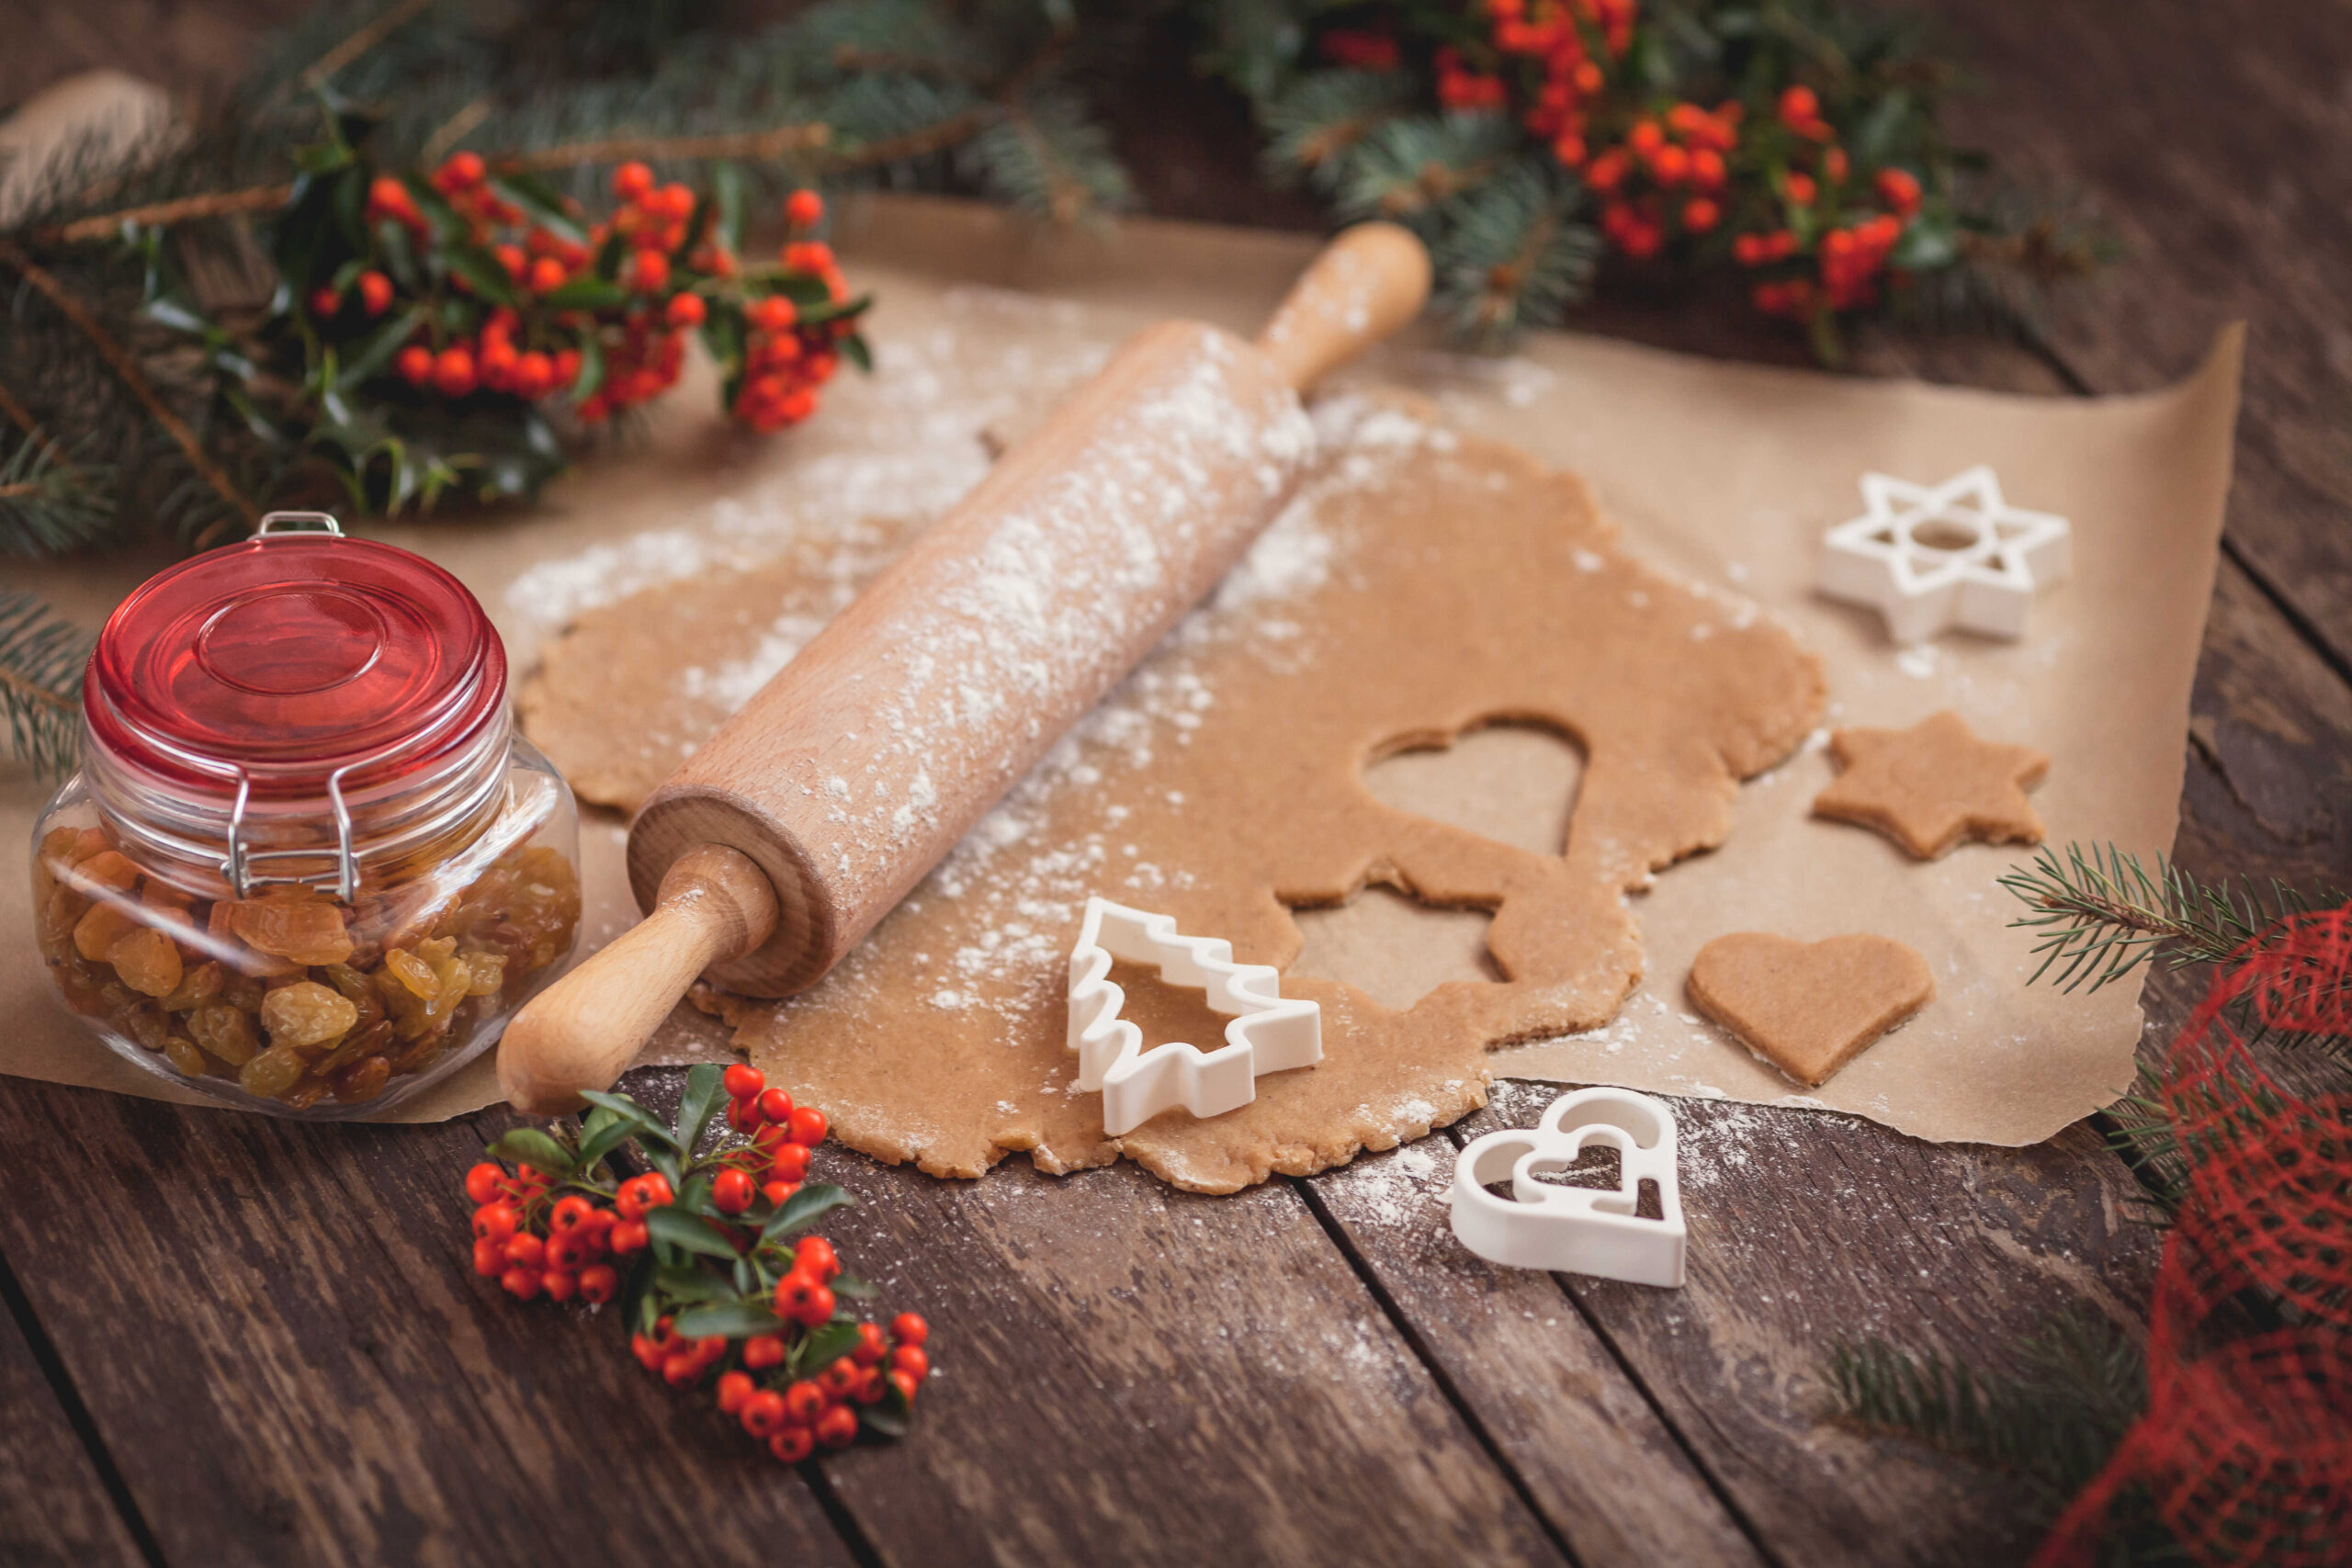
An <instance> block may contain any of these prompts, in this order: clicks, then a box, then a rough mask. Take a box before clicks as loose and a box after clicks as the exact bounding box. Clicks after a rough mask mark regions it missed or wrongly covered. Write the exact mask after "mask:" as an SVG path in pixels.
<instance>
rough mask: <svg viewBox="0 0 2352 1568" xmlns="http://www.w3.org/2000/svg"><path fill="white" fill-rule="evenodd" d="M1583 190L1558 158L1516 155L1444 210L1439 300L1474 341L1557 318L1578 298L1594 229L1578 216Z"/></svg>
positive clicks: (1594, 259) (1594, 258)
mask: <svg viewBox="0 0 2352 1568" xmlns="http://www.w3.org/2000/svg"><path fill="white" fill-rule="evenodd" d="M1582 201H1583V193H1582V192H1581V191H1580V190H1579V189H1578V187H1577V184H1576V182H1575V181H1574V180H1573V179H1570V178H1569V177H1567V176H1566V175H1564V174H1562V173H1560V172H1558V170H1557V168H1556V166H1552V165H1547V164H1544V163H1543V162H1541V161H1538V160H1534V159H1521V161H1520V162H1519V164H1517V165H1516V166H1514V167H1513V168H1512V169H1511V170H1510V173H1509V174H1507V175H1503V177H1501V178H1500V179H1498V180H1494V181H1492V182H1490V183H1489V184H1487V185H1485V186H1480V187H1479V188H1478V189H1476V190H1475V191H1473V192H1471V193H1470V194H1469V195H1467V196H1465V197H1463V198H1462V200H1461V201H1460V202H1458V203H1456V204H1455V206H1454V207H1453V209H1452V211H1451V212H1450V214H1449V217H1450V218H1451V220H1452V221H1451V223H1450V225H1449V227H1448V230H1447V232H1446V234H1445V240H1444V244H1443V245H1442V252H1443V254H1444V256H1445V262H1444V265H1443V270H1442V273H1441V275H1440V277H1439V280H1438V303H1439V305H1440V306H1441V308H1442V309H1444V310H1448V311H1449V312H1450V313H1451V314H1452V315H1453V321H1454V325H1455V328H1456V330H1458V331H1459V332H1460V333H1462V334H1463V335H1464V337H1465V338H1467V339H1469V340H1470V341H1472V342H1473V343H1476V344H1487V345H1494V344H1501V343H1505V342H1508V341H1509V340H1510V338H1511V337H1513V336H1514V335H1516V334H1517V333H1519V332H1520V331H1521V329H1522V328H1526V327H1531V326H1552V325H1555V324H1556V323H1557V322H1558V321H1560V319H1561V317H1563V316H1564V315H1566V312H1567V310H1568V308H1569V307H1570V306H1572V305H1576V304H1579V303H1581V302H1582V301H1583V299H1585V297H1586V294H1587V293H1588V291H1589V288H1590V287H1591V284H1592V274H1593V268H1594V267H1595V266H1596V265H1598V264H1599V263H1600V236H1599V235H1598V234H1595V233H1594V232H1593V231H1592V230H1591V229H1590V228H1589V227H1588V226H1587V225H1585V224H1583V223H1581V222H1578V221H1577V213H1578V211H1579V210H1580V209H1581V205H1582Z"/></svg>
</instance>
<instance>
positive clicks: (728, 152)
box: [490, 123, 833, 175]
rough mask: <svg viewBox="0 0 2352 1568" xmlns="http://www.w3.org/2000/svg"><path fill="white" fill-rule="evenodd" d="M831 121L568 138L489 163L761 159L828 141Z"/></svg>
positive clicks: (509, 166)
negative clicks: (702, 132) (706, 132)
mask: <svg viewBox="0 0 2352 1568" xmlns="http://www.w3.org/2000/svg"><path fill="white" fill-rule="evenodd" d="M832 135H833V130H832V127H831V126H829V125H824V124H821V123H819V124H810V125H777V126H771V127H769V128H768V129H767V130H743V131H735V132H732V133H729V134H725V135H718V136H608V137H604V138H601V139H599V140H597V141H567V142H565V143H564V144H563V145H561V146H560V147H542V148H539V149H538V150H537V151H536V152H515V153H510V154H508V155H507V156H505V157H502V158H495V159H492V162H491V165H490V166H491V169H492V172H493V173H496V174H502V175H533V174H539V173H542V172H544V171H546V170H548V169H570V168H577V167H578V166H579V165H581V164H617V163H620V162H622V161H624V160H625V159H630V158H639V159H644V160H646V161H648V162H651V161H653V160H656V159H691V158H749V159H751V160H752V161H753V162H764V161H769V160H773V159H776V158H781V157H783V156H784V155H785V154H786V153H787V152H804V151H806V150H808V149H809V148H812V147H822V146H824V145H825V144H826V143H827V142H829V141H831V140H832Z"/></svg>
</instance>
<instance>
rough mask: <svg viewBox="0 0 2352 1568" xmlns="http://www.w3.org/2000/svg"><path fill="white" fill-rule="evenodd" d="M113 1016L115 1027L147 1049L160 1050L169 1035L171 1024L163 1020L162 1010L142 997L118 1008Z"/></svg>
mask: <svg viewBox="0 0 2352 1568" xmlns="http://www.w3.org/2000/svg"><path fill="white" fill-rule="evenodd" d="M113 1017H114V1023H115V1027H116V1028H118V1029H119V1030H121V1031H122V1032H124V1033H125V1034H128V1035H130V1037H131V1038H132V1039H133V1040H135V1041H137V1042H138V1043H140V1044H141V1046H142V1047H144V1048H145V1049H147V1050H150V1051H160V1050H162V1049H163V1048H164V1041H165V1040H167V1039H169V1038H170V1037H171V1032H172V1026H171V1025H170V1024H168V1023H166V1022H164V1010H163V1009H161V1008H159V1007H157V1006H156V1005H155V1004H154V1003H153V1002H151V1001H148V1000H145V999H144V998H141V999H138V1000H134V1001H132V1002H131V1003H130V1005H129V1006H127V1007H123V1008H121V1009H119V1010H117V1011H116V1012H115V1013H114V1015H113Z"/></svg>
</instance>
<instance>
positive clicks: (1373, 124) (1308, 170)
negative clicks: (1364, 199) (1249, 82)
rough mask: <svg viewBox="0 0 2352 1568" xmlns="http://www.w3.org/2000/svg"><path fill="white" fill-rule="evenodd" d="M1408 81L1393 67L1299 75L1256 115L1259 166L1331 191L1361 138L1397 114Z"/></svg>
mask: <svg viewBox="0 0 2352 1568" xmlns="http://www.w3.org/2000/svg"><path fill="white" fill-rule="evenodd" d="M1412 96H1413V83H1412V80H1411V79H1410V78H1409V77H1408V76H1407V75H1405V73H1402V72H1399V71H1317V72H1316V73H1313V74H1311V75H1307V76H1302V77H1300V78H1299V79H1298V81H1297V82H1296V83H1295V84H1294V85H1292V87H1291V88H1290V90H1289V91H1287V92H1285V93H1283V95H1282V96H1280V97H1277V98H1275V99H1273V100H1272V102H1270V103H1268V104H1267V105H1266V106H1265V107H1263V108H1262V109H1261V111H1260V114H1259V122H1260V124H1261V126H1262V127H1263V128H1264V130H1265V132H1266V138H1267V140H1266V152H1265V159H1264V162H1265V167H1266V171H1267V173H1268V174H1269V175H1271V176H1272V177H1273V178H1274V179H1276V180H1278V181H1293V180H1297V179H1301V178H1304V179H1305V180H1306V181H1307V183H1308V184H1310V185H1312V186H1315V187H1316V188H1317V189H1318V190H1322V191H1325V192H1329V191H1331V190H1333V189H1335V188H1336V187H1337V186H1339V184H1340V180H1341V179H1342V178H1343V177H1344V176H1345V174H1346V170H1347V166H1348V157H1349V154H1350V153H1351V152H1353V151H1354V150H1355V149H1356V148H1357V147H1359V146H1361V145H1362V144H1363V141H1364V139H1365V138H1366V137H1368V136H1370V135H1372V134H1373V132H1374V131H1375V130H1379V129H1380V127H1381V126H1383V125H1385V124H1386V123H1387V122H1388V121H1390V120H1392V119H1394V118H1397V116H1399V115H1401V114H1403V113H1404V112H1405V111H1406V109H1407V108H1408V107H1409V106H1410V104H1411V102H1412Z"/></svg>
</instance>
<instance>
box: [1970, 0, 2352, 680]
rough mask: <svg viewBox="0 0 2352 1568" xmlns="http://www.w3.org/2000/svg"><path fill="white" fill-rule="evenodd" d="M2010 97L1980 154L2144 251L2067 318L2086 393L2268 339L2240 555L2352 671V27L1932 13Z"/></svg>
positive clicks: (2153, 380)
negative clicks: (2220, 344) (2063, 196)
mask: <svg viewBox="0 0 2352 1568" xmlns="http://www.w3.org/2000/svg"><path fill="white" fill-rule="evenodd" d="M1924 8H1925V9H1927V10H1928V11H1930V12H1932V13H1934V14H1935V15H1937V16H1938V17H1940V18H1941V20H1942V21H1943V23H1944V25H1945V30H1946V32H1947V33H1948V34H1949V35H1951V38H1952V39H1955V40H1956V41H1957V42H1958V44H1959V46H1960V47H1961V49H1962V51H1963V53H1964V54H1965V56H1966V58H1968V59H1969V61H1970V62H1971V63H1972V64H1973V67H1974V70H1975V72H1976V73H1977V74H1978V75H1979V77H1980V78H1981V79H1982V80H1984V81H1986V82H1988V83H1991V84H1994V85H1995V86H1994V90H1992V91H1989V92H1985V93H1979V94H1973V95H1970V96H1966V97H1963V98H1961V99H1959V100H1957V101H1956V102H1955V104H1954V128H1955V130H1956V131H1957V132H1958V133H1959V135H1960V137H1961V138H1962V140H1963V141H1967V142H1969V143H1971V144H1973V145H1976V146H1980V147H1983V148H1985V149H1986V150H1987V151H1989V152H1992V153H1993V154H1994V155H1995V156H1996V158H1997V159H1998V160H1999V161H2000V163H2001V164H2002V166H2003V168H2004V169H2006V170H2009V171H2011V172H2013V173H2014V174H2015V175H2017V176H2018V177H2019V178H2020V179H2021V180H2024V181H2028V182H2031V183H2034V184H2038V185H2040V186H2044V187H2046V188H2050V189H2054V190H2057V191H2062V192H2064V191H2072V192H2075V193H2079V194H2082V195H2086V196H2087V197H2089V198H2090V200H2091V202H2092V203H2093V205H2094V207H2095V209H2096V211H2097V212H2098V215H2099V216H2100V217H2101V219H2102V220H2104V221H2105V222H2107V223H2108V224H2109V226H2110V227H2111V228H2112V229H2113V230H2115V231H2117V232H2118V233H2119V234H2120V237H2121V238H2122V239H2123V240H2124V241H2125V242H2126V243H2127V244H2128V245H2129V247H2130V254H2128V255H2127V256H2126V257H2125V258H2124V259H2123V260H2122V262H2121V263H2120V265H2118V266H2117V267H2116V268H2115V269H2114V271H2113V273H2112V275H2111V276H2109V277H2108V278H2106V279H2105V280H2104V281H2103V282H2102V283H2101V284H2100V285H2099V286H2098V287H2097V288H2093V289H2089V290H2086V291H2084V292H2083V293H2082V294H2081V295H2079V296H2078V297H2075V298H2071V299H2064V300H2062V301H2061V302H2060V304H2059V307H2058V309H2057V310H2056V311H2055V312H2054V313H2053V318H2052V322H2051V325H2050V328H2049V331H2048V342H2049V344H2050V347H2051V348H2052V351H2053V352H2054V353H2055V355H2056V356H2057V357H2058V359H2059V360H2060V361H2061V362H2062V363H2063V364H2064V367H2066V369H2067V371H2068V372H2069V373H2070V374H2071V375H2072V376H2074V377H2075V378H2076V379H2077V381H2078V383H2079V384H2080V385H2083V386H2085V387H2087V388H2089V389H2094V390H2098V391H2102V392H2109V391H2137V390H2143V389H2149V388H2153V387H2156V386H2160V385H2163V384H2164V383H2165V382H2168V381H2170V380H2173V379H2175V378H2177V377H2179V376H2181V375H2183V374H2185V373H2186V372H2187V371H2188V370H2189V369H2191V368H2193V367H2195V366H2196V365H2197V364H2198V363H2199V361H2200V360H2201V359H2202V358H2203V357H2204V354H2205V349H2206V345H2207V344H2209V343H2210V342H2211V339H2212V336H2213V333H2214V332H2215V330H2216V329H2217V328H2219V327H2220V326H2221V325H2222V324H2223V323H2224V322H2227V321H2232V320H2236V319H2244V320H2245V321H2247V322H2248V323H2249V327H2250V336H2249V339H2248V343H2247V348H2246V361H2245V365H2246V368H2245V401H2244V404H2243V412H2242V414H2241V418H2240V422H2239V427H2238V448H2237V468H2236V473H2235V479H2234V482H2233V485H2232V488H2231V492H2230V512H2229V527H2228V535H2227V536H2228V538H2229V540H2230V542H2231V544H2232V545H2233V547H2235V548H2236V549H2237V551H2239V552H2240V554H2241V556H2242V558H2243V559H2244V562H2245V564H2246V565H2247V566H2248V567H2249V568H2251V569H2252V570H2255V571H2256V572H2258V573H2259V574H2260V575H2261V578H2262V580H2263V581H2264V582H2265V583H2266V584H2267V586H2268V587H2269V589H2270V590H2271V591H2272V592H2277V593H2278V594H2279V595H2280V596H2281V597H2282V598H2283V599H2285V600H2286V601H2287V602H2288V603H2289V604H2291V605H2292V606H2293V607H2294V609H2295V612H2296V614H2297V615H2299V616H2300V617H2301V619H2302V620H2303V621H2304V622H2305V624H2307V625H2308V626H2311V627H2312V628H2313V629H2314V630H2315V631H2316V632H2318V633H2319V635H2321V636H2322V637H2324V639H2325V641H2326V644H2327V646H2328V648H2329V649H2330V651H2331V656H2332V658H2333V659H2334V660H2335V667H2336V669H2337V670H2339V671H2352V530H2347V529H2346V527H2345V526H2344V525H2343V520H2344V515H2345V513H2346V508H2347V507H2352V316H2347V314H2346V309H2345V300H2346V299H2347V298H2352V98H2347V97H2346V94H2345V91H2344V83H2345V81H2346V78H2347V77H2348V76H2352V9H2347V8H2346V6H2342V5H2334V4H2321V5H2309V4H2279V3H2278V0H2216V3H2212V4H2201V5H2183V4H2156V5H2144V6H2129V7H2124V6H2090V5H2077V6H2047V5H2041V4H2036V3H2035V0H1932V4H1929V5H1928V6H1925V7H1924Z"/></svg>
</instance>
